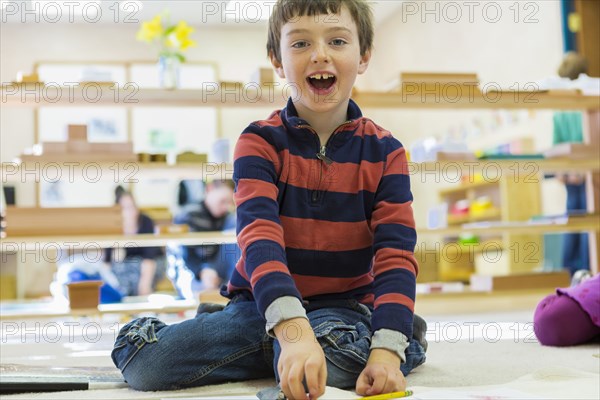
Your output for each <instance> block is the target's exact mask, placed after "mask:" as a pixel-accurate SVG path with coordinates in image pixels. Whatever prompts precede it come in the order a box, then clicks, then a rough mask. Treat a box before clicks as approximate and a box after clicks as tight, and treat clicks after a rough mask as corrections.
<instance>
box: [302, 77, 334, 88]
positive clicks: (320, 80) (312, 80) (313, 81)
mask: <svg viewBox="0 0 600 400" xmlns="http://www.w3.org/2000/svg"><path fill="white" fill-rule="evenodd" d="M336 80H337V78H336V77H335V76H334V75H332V74H313V75H311V76H309V77H308V78H306V81H307V82H308V84H309V85H310V86H312V87H313V88H315V89H317V90H327V89H329V88H330V87H332V86H333V85H334V84H335V81H336Z"/></svg>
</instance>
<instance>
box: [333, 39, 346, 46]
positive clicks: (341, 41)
mask: <svg viewBox="0 0 600 400" xmlns="http://www.w3.org/2000/svg"><path fill="white" fill-rule="evenodd" d="M331 44H333V45H334V46H342V45H344V44H346V41H345V40H344V39H333V40H332V41H331Z"/></svg>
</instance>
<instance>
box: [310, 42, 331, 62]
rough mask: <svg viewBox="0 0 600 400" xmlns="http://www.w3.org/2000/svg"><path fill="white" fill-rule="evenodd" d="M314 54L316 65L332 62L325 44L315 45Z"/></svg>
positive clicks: (313, 59) (313, 60) (313, 58)
mask: <svg viewBox="0 0 600 400" xmlns="http://www.w3.org/2000/svg"><path fill="white" fill-rule="evenodd" d="M313 48H314V50H313V53H312V62H313V63H315V64H318V63H322V62H325V63H328V62H329V61H330V59H329V53H328V51H327V46H326V45H324V44H317V45H315V46H314V47H313Z"/></svg>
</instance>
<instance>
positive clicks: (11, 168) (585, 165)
mask: <svg viewBox="0 0 600 400" xmlns="http://www.w3.org/2000/svg"><path fill="white" fill-rule="evenodd" d="M98 169H99V171H100V172H101V175H100V177H98V178H99V179H98V178H97V177H96V173H97V171H98ZM598 170H600V158H595V159H589V160H586V159H583V160H571V159H558V158H557V159H545V160H477V161H432V162H426V163H414V162H409V163H408V173H409V174H410V175H411V176H414V175H418V174H434V173H436V174H439V175H442V174H449V175H451V176H453V177H454V176H457V174H459V173H460V174H465V175H468V174H469V173H472V172H481V171H485V172H488V173H489V174H490V175H493V176H494V177H497V175H498V174H502V175H503V176H510V177H511V178H512V177H517V178H520V179H539V177H538V175H539V174H540V173H543V172H558V171H563V172H564V171H572V172H575V171H578V172H586V171H598ZM57 171H58V172H57ZM0 172H1V176H2V182H25V181H31V182H41V181H44V180H52V181H54V180H56V176H57V173H60V176H61V177H63V178H64V179H67V180H68V179H70V177H73V178H74V180H76V181H81V180H85V179H86V175H85V174H86V172H87V173H89V174H91V176H92V177H94V181H99V180H110V181H113V182H114V181H118V180H126V182H125V183H129V182H128V181H130V182H132V183H135V182H136V180H139V179H150V178H152V179H207V178H208V179H214V178H220V179H231V178H232V177H233V165H232V164H224V163H181V164H177V165H171V164H167V163H160V162H157V163H141V162H122V161H114V162H88V161H85V160H81V161H79V162H66V161H61V160H59V159H57V160H55V161H47V160H44V161H42V160H40V162H36V163H26V164H25V163H23V164H17V163H12V162H9V163H2V164H1V165H0ZM413 179H414V178H413ZM494 183H495V179H494V180H491V181H484V182H477V183H469V184H466V185H461V186H460V187H456V188H447V189H442V190H441V191H440V193H441V194H449V193H452V192H457V191H465V190H468V189H470V188H477V187H483V186H486V185H491V184H494Z"/></svg>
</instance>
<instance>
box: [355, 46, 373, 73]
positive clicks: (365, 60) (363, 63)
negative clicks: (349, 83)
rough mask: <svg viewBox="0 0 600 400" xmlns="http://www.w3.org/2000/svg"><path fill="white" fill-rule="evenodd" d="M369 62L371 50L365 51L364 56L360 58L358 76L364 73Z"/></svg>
mask: <svg viewBox="0 0 600 400" xmlns="http://www.w3.org/2000/svg"><path fill="white" fill-rule="evenodd" d="M369 61H371V50H367V51H365V54H363V55H362V56H361V57H360V62H359V63H358V73H359V74H364V73H365V71H366V70H367V67H368V66H369Z"/></svg>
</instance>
